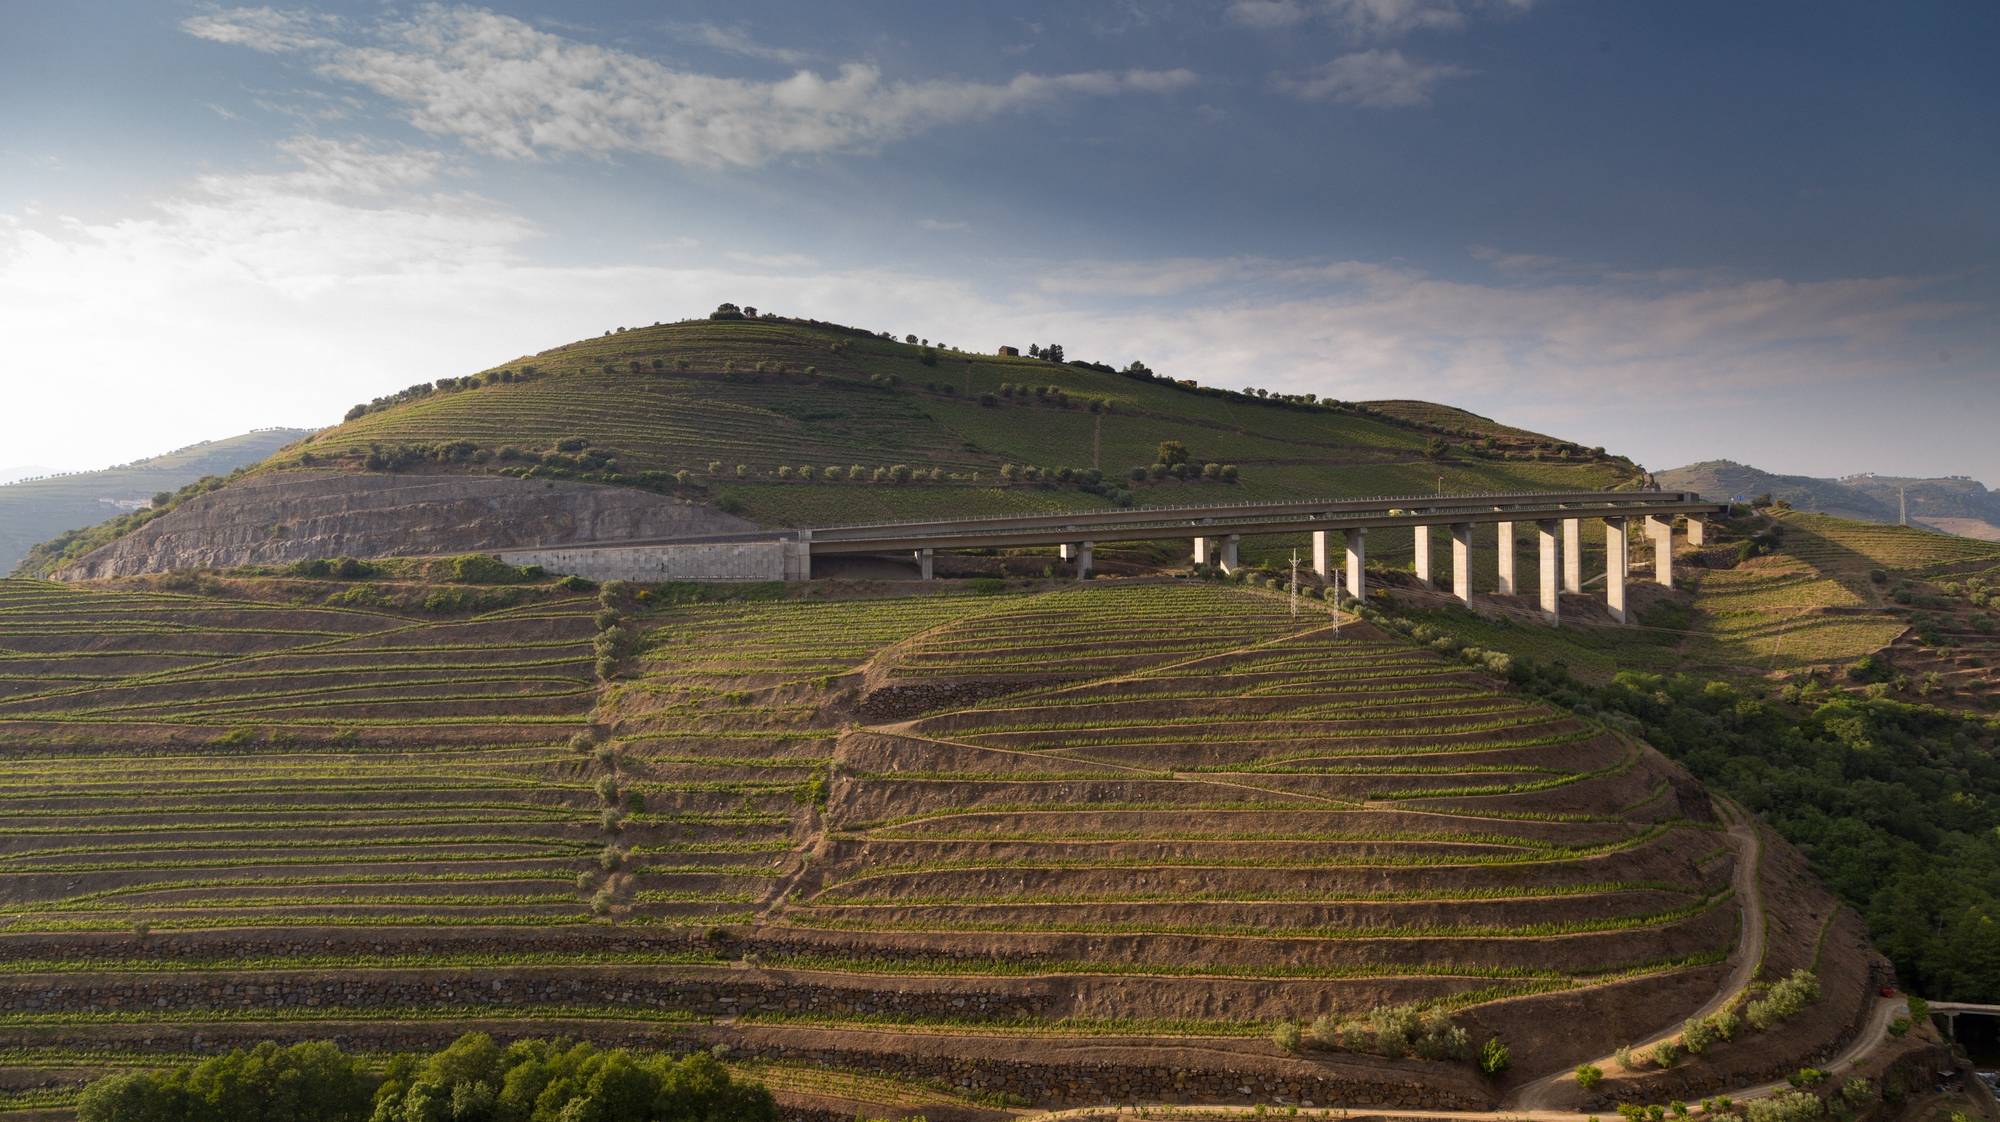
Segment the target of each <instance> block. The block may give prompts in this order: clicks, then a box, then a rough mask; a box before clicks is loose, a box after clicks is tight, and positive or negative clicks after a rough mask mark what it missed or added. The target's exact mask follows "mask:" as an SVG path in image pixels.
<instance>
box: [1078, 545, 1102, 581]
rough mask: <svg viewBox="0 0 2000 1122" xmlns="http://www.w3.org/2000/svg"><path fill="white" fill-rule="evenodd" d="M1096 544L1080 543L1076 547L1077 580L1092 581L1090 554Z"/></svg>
mask: <svg viewBox="0 0 2000 1122" xmlns="http://www.w3.org/2000/svg"><path fill="white" fill-rule="evenodd" d="M1096 544H1097V543H1096V542H1079V543H1077V547H1076V579H1078V580H1089V579H1090V553H1091V549H1092V548H1093V547H1094V546H1095V545H1096Z"/></svg>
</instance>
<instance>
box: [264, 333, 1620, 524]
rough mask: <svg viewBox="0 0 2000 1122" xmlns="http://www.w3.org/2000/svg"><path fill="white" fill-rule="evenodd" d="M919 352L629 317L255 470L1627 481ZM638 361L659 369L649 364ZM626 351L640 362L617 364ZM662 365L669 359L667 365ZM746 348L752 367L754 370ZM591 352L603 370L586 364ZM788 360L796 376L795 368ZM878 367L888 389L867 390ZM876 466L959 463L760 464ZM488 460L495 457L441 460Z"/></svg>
mask: <svg viewBox="0 0 2000 1122" xmlns="http://www.w3.org/2000/svg"><path fill="white" fill-rule="evenodd" d="M921 354H922V351H921V348H919V347H915V346H908V345H905V344H902V343H897V342H891V341H889V340H885V339H880V338H874V337H856V336H852V335H844V334H840V333H836V332H830V331H822V330H816V329H810V328H806V327H803V326H796V325H791V324H785V323H773V322H764V321H759V322H710V321H695V322H691V323H685V324H674V325H669V326H664V327H652V328H641V329H636V330H632V331H627V332H623V333H619V334H614V335H611V336H608V337H601V338H597V339H590V340H585V341H583V342H579V343H575V344H571V345H569V346H566V347H560V348H556V349H554V350H551V351H546V352H543V353H542V354H540V355H536V356H531V357H526V358H523V359H522V360H519V361H518V362H515V363H510V364H507V368H508V369H519V368H520V367H521V366H523V365H533V366H535V367H537V368H539V369H540V370H541V371H542V372H544V374H545V375H547V376H545V377H543V378H541V379H540V380H537V381H533V382H526V383H512V384H501V385H488V386H483V387H481V388H478V389H473V390H465V391H458V392H449V393H440V394H436V395H433V396H430V397H427V398H423V399H421V400H417V401H414V402H409V403H406V404H402V405H398V406H394V407H391V408H389V409H386V410H383V411H380V412H374V413H370V414H368V415H366V416H363V417H360V418H358V419H356V420H354V421H352V422H349V423H347V424H343V425H340V426H338V427H335V428H333V429H329V430H327V431H326V432H324V433H321V434H320V435H319V436H317V437H316V438H314V440H313V441H311V442H310V443H309V444H307V445H304V446H302V447H301V448H300V449H298V450H296V451H294V452H291V453H287V454H286V455H285V456H282V457H279V458H277V459H276V460H274V461H273V465H272V466H287V465H293V464H296V463H297V462H298V460H299V452H305V453H309V454H311V455H312V456H313V457H314V458H315V459H316V460H317V461H318V462H320V463H327V462H332V463H334V464H336V465H339V466H352V465H355V464H357V463H358V462H359V461H360V459H361V457H363V456H365V454H366V453H367V452H368V451H369V450H370V448H371V447H373V446H380V447H383V448H386V449H394V448H396V447H398V446H405V445H429V444H436V443H441V442H449V441H459V440H464V441H470V442H472V443H473V444H475V445H477V446H478V447H479V448H481V449H485V450H488V451H490V452H494V453H498V452H499V451H501V450H502V449H504V448H508V447H512V448H516V449H520V450H522V451H524V452H531V453H537V454H539V453H543V452H547V451H549V450H550V449H551V448H552V447H553V446H554V445H555V443H556V442H557V441H559V440H562V439H564V438H569V437H583V438H585V439H587V440H588V441H589V442H590V444H591V446H592V447H594V448H601V449H606V450H608V451H610V452H612V453H613V454H614V455H615V457H616V460H617V464H618V469H619V470H620V471H621V472H624V473H627V474H628V475H630V474H636V473H638V472H645V471H653V472H673V471H679V470H685V471H688V472H691V473H692V475H693V480H692V489H693V490H694V491H695V492H696V493H697V494H699V495H701V496H704V497H709V498H716V499H727V500H729V501H730V502H731V503H734V504H740V505H741V507H742V511H743V513H744V514H745V515H747V516H748V517H751V518H754V519H757V520H760V521H764V522H767V523H772V524H781V525H793V524H827V523H836V522H843V521H852V520H868V519H878V518H898V517H925V516H932V515H941V514H946V513H981V512H986V513H1007V512H1012V511H1019V510H1040V509H1075V508H1089V507H1098V506H1103V505H1106V503H1107V502H1108V501H1109V500H1107V499H1106V498H1104V497H1101V496H1098V495H1093V494H1089V493H1087V492H1084V491H1082V490H1079V489H1077V488H1074V487H1068V486H1055V485H1049V486H1037V485H1019V486H1008V487H1002V486H999V485H998V483H999V480H998V473H999V468H1000V466H1001V465H1002V464H1004V463H1017V464H1033V465H1038V466H1041V467H1045V468H1056V467H1060V466H1070V467H1075V468H1079V469H1084V468H1091V467H1096V468H1098V469H1100V470H1101V471H1103V473H1104V474H1105V476H1106V477H1107V478H1109V479H1111V480H1114V481H1120V482H1122V481H1124V479H1125V477H1126V474H1127V472H1128V471H1129V469H1130V468H1132V467H1134V466H1143V465H1146V464H1150V463H1151V462H1152V461H1153V459H1154V458H1155V456H1154V452H1155V449H1156V448H1157V447H1158V446H1159V444H1160V442H1161V441H1163V440H1179V441H1182V442H1183V443H1184V444H1186V445H1187V447H1188V449H1189V450H1190V452H1191V453H1192V455H1193V458H1194V460H1195V461H1196V462H1197V463H1200V462H1210V461H1212V462H1216V463H1230V464H1235V465H1237V466H1238V467H1239V468H1240V470H1241V473H1242V476H1241V481H1240V483H1238V484H1235V485H1225V484H1220V483H1199V482H1196V483H1182V482H1179V481H1175V480H1171V479H1170V480H1167V481H1163V482H1161V483H1157V484H1155V483H1146V484H1141V485H1139V486H1138V487H1136V488H1135V495H1134V499H1135V501H1136V502H1139V503H1141V504H1176V503H1189V502H1206V501H1220V500H1228V499H1236V500H1259V499H1276V498H1282V497H1288V496H1303V495H1314V496H1316V495H1328V494H1332V495H1355V494H1391V493H1410V492H1412V491H1429V490H1432V489H1434V488H1435V487H1436V486H1437V480H1438V477H1439V476H1443V477H1444V479H1445V486H1446V488H1447V489H1449V490H1491V489H1541V488H1549V487H1571V486H1590V487H1596V486H1610V485H1613V484H1616V483H1617V482H1619V481H1620V480H1621V479H1623V478H1625V477H1626V476H1627V475H1629V469H1628V468H1627V467H1626V465H1624V464H1622V462H1616V461H1609V460H1601V459H1594V458H1591V457H1589V456H1588V455H1587V454H1572V455H1570V456H1568V457H1567V458H1565V457H1564V456H1563V454H1561V453H1558V452H1556V451H1554V450H1553V444H1554V442H1553V441H1549V442H1547V445H1548V446H1547V447H1546V448H1544V450H1542V451H1540V452H1539V453H1537V452H1536V451H1533V450H1531V448H1532V446H1533V441H1527V442H1523V441H1521V440H1520V439H1518V438H1512V439H1509V440H1508V441H1506V442H1505V447H1506V449H1508V450H1509V451H1510V452H1511V455H1512V457H1513V458H1499V457H1500V456H1502V455H1506V454H1508V453H1507V452H1500V451H1496V452H1493V453H1492V454H1491V455H1492V456H1493V457H1494V458H1474V457H1473V455H1472V454H1471V453H1470V452H1469V451H1466V450H1463V449H1460V450H1459V451H1457V452H1456V453H1455V454H1454V462H1447V463H1437V462H1433V461H1431V460H1428V459H1426V458H1425V456H1424V444H1425V442H1426V441H1427V440H1429V439H1430V438H1431V436H1432V435H1433V433H1431V432H1429V431H1427V430H1425V429H1422V428H1420V427H1415V426H1414V425H1413V424H1397V423H1392V422H1390V421H1386V420H1383V419H1380V418H1377V417H1374V416H1370V415H1365V414H1363V413H1358V412H1352V411H1333V410H1325V409H1313V410H1305V409H1293V408H1284V407H1281V406H1278V405H1274V404H1270V403H1264V402H1258V401H1255V400H1254V399H1247V398H1244V397H1241V396H1240V395H1238V396H1236V397H1234V398H1233V399H1232V398H1226V397H1222V396H1214V395H1204V394H1196V393H1192V392H1188V391H1186V390H1182V389H1177V388H1173V387H1170V386H1167V385H1164V384H1160V383H1149V382H1143V381H1138V380H1134V379H1130V378H1125V377H1122V376H1118V375H1113V374H1105V373H1102V372H1099V371H1094V370H1090V369H1085V368H1081V367H1076V366H1069V365H1059V364H1052V363H1047V362H1043V361H1041V360H1038V359H1027V358H1003V357H998V356H988V355H962V354H957V353H951V352H944V353H941V354H939V355H938V357H937V363H936V365H935V366H930V365H925V364H924V363H923V362H922V361H921ZM655 360H659V361H661V362H662V364H663V366H664V369H662V370H659V371H655V370H653V368H652V364H653V362H654V361H655ZM633 362H638V363H639V364H640V365H641V368H642V371H643V372H642V373H633V372H631V371H630V364H631V363H633ZM681 363H685V364H686V367H687V369H686V370H684V371H683V370H680V369H677V367H678V365H679V364H681ZM760 363H763V364H768V366H769V368H770V369H769V371H768V372H766V373H762V374H759V373H756V371H755V368H756V367H757V366H758V364H760ZM781 363H782V364H784V367H785V371H786V372H785V373H779V372H778V370H777V367H778V364H781ZM607 364H611V365H613V366H615V368H616V369H615V372H609V373H607V372H606V370H605V367H606V365H607ZM808 367H811V368H814V369H815V370H816V374H815V376H810V377H809V376H807V375H806V374H805V370H806V369H807V368H808ZM732 368H733V369H732ZM879 375H894V376H896V377H897V378H898V379H900V382H901V384H900V385H897V386H894V387H887V386H883V385H880V384H871V382H870V378H871V376H879ZM926 383H935V384H936V385H937V386H938V387H939V389H937V390H929V389H926V388H925V385H926ZM1002 383H1014V384H1019V385H1029V384H1032V385H1036V386H1057V387H1061V388H1062V390H1063V391H1064V392H1065V393H1066V394H1067V395H1069V403H1068V404H1067V405H1051V404H1046V403H1042V402H1039V401H1037V402H1036V403H1035V404H1021V403H1018V402H1019V400H1020V399H1018V398H1017V399H1013V400H1007V401H1004V402H1003V403H1002V404H999V405H994V406H986V405H981V404H979V397H980V395H981V394H985V393H997V392H998V391H999V389H1000V388H1001V385H1002ZM944 387H949V388H950V390H951V391H954V392H951V393H949V394H947V393H946V392H944V391H943V388H944ZM1091 399H1098V400H1105V401H1109V402H1110V404H1111V411H1110V413H1109V414H1108V415H1103V416H1100V415H1098V414H1095V413H1092V412H1091V411H1090V410H1089V409H1088V408H1087V407H1086V406H1085V402H1087V401H1088V400H1091ZM1029 400H1033V399H1032V398H1030V399H1029ZM1446 412H1448V413H1450V414H1452V415H1453V416H1459V414H1458V413H1457V411H1455V410H1450V411H1446ZM1464 416H1469V415H1464ZM1459 443H1460V444H1463V443H1465V441H1464V440H1463V439H1462V438H1461V439H1460V441H1459ZM1537 455H1539V456H1540V457H1542V458H1535V457H1536V456H1537ZM711 463H720V464H721V465H722V466H721V470H720V472H718V473H714V474H711V472H710V470H709V465H710V464H711ZM898 463H901V464H907V465H909V466H911V467H913V468H916V469H920V470H921V469H929V468H939V469H942V470H943V471H944V472H945V473H947V474H948V475H949V474H951V473H956V474H958V475H960V476H961V477H962V478H961V480H960V481H958V482H951V481H949V480H946V481H941V482H938V483H921V484H915V485H908V486H902V487H893V486H880V485H875V484H872V483H861V482H854V483H850V482H846V481H842V482H838V483H826V482H813V483H800V482H794V481H790V480H780V479H779V477H778V475H777V470H778V468H780V467H781V466H784V467H791V468H793V469H795V470H796V469H797V468H799V467H801V466H808V465H809V466H811V467H812V468H813V469H814V470H815V474H818V473H820V472H821V471H823V469H824V468H826V467H828V466H838V467H841V468H846V467H849V466H852V465H856V464H859V465H861V466H862V467H864V468H865V469H868V471H869V472H871V473H872V471H873V469H874V468H876V467H885V466H890V465H893V464H898ZM737 465H742V466H743V470H742V472H741V473H740V475H739V473H738V471H737ZM502 466H504V465H503V463H502V461H500V460H498V459H495V460H493V461H491V462H489V463H487V464H485V465H471V464H466V465H461V466H460V468H458V470H498V469H500V468H501V467H502ZM974 473H977V474H978V479H977V481H974V480H972V478H971V476H972V475H973V474H974Z"/></svg>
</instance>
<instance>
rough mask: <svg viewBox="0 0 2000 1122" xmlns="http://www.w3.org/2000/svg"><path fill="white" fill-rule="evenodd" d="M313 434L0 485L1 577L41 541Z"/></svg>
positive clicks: (214, 443) (286, 432)
mask: <svg viewBox="0 0 2000 1122" xmlns="http://www.w3.org/2000/svg"><path fill="white" fill-rule="evenodd" d="M309 431H310V430H307V429H260V430H258V431H256V432H246V433H243V434H241V435H238V436H232V437H229V438H227V439H224V440H205V441H203V442H201V443H200V444H194V445H190V446H188V447H186V448H181V449H178V450H176V451H173V452H168V453H167V454H165V455H163V456H153V457H150V458H148V459H144V460H137V461H134V462H133V463H129V464H125V465H122V466H120V467H114V468H105V469H104V470H102V471H79V472H73V473H71V474H69V475H57V476H50V477H48V478H43V479H30V480H26V481H23V482H20V483H9V484H7V485H5V486H0V573H9V572H12V571H13V570H14V567H15V566H16V565H19V564H20V563H21V561H22V559H23V558H25V557H26V556H27V555H28V550H29V549H30V548H31V547H32V546H34V545H35V544H36V543H37V542H45V541H48V540H49V539H51V538H54V537H56V536H57V535H59V534H62V533H63V532H65V531H68V530H75V529H78V528H81V527H84V526H89V525H92V524H94V523H98V522H102V521H104V520H105V519H106V518H109V517H112V516H114V515H117V514H118V513H120V512H122V511H130V510H138V509H140V508H141V507H144V506H145V505H146V504H147V503H148V502H150V501H152V499H153V496H155V495H157V494H159V493H160V492H162V491H169V492H171V491H177V490H179V489H180V488H182V487H184V486H186V485H187V484H189V483H193V482H194V481H195V480H197V479H200V478H202V477H203V476H207V475H227V474H228V473H230V472H232V471H235V470H236V469H237V468H240V467H244V466H246V465H249V464H254V463H258V462H259V461H262V460H263V459H265V458H266V457H268V456H270V455H271V453H273V452H276V451H277V450H278V449H280V448H282V447H284V446H285V445H287V444H290V443H291V442H292V441H294V440H297V439H299V438H300V437H302V436H305V435H307V433H308V432H309Z"/></svg>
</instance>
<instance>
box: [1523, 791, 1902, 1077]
mask: <svg viewBox="0 0 2000 1122" xmlns="http://www.w3.org/2000/svg"><path fill="white" fill-rule="evenodd" d="M1716 805H1717V806H1718V807H1720V808H1721V809H1722V812H1723V816H1724V817H1726V818H1727V819H1728V820H1729V834H1730V836H1731V837H1733V838H1735V839H1736V843H1737V851H1736V875H1735V877H1734V878H1733V879H1732V886H1733V888H1734V890H1735V894H1736V899H1737V901H1738V906H1739V907H1740V908H1741V909H1742V914H1743V921H1742V924H1741V925H1740V926H1739V927H1738V928H1737V936H1736V947H1735V950H1734V951H1733V952H1732V953H1731V955H1730V960H1731V969H1730V971H1729V976H1728V977H1727V978H1724V979H1723V980H1722V985H1720V986H1718V987H1716V991H1715V995H1714V996H1713V997H1711V998H1709V999H1708V1000H1707V1001H1706V1002H1704V1003H1703V1004H1702V1006H1701V1008H1699V1009H1697V1010H1695V1011H1694V1012H1693V1013H1691V1014H1689V1016H1691V1017H1707V1016H1711V1015H1713V1014H1716V1013H1720V1012H1722V1011H1723V1010H1724V1009H1727V1008H1728V1007H1729V1006H1731V1005H1733V1004H1735V1002H1736V999H1737V998H1738V997H1739V996H1740V995H1741V994H1742V993H1743V991H1744V990H1745V989H1747V988H1749V985H1750V983H1751V982H1753V981H1755V980H1756V977H1757V971H1758V969H1759V968H1760V967H1762V966H1763V963H1764V937H1765V928H1764V923H1765V920H1764V894H1763V890H1762V889H1761V887H1760V886H1759V885H1758V883H1757V871H1758V867H1759V865H1760V863H1761V858H1762V856H1763V843H1762V841H1761V840H1760V839H1759V838H1758V837H1757V828H1756V825H1755V824H1754V823H1753V822H1752V821H1751V820H1750V818H1749V817H1748V816H1747V815H1745V814H1743V813H1742V812H1741V811H1739V810H1737V809H1736V808H1735V807H1734V806H1732V805H1730V804H1727V803H1723V802H1721V801H1720V800H1718V801H1717V804H1716ZM1884 1023H1886V1022H1884ZM1680 1033H1681V1024H1680V1022H1676V1023H1674V1024H1672V1025H1669V1026H1667V1027H1666V1028H1664V1029H1662V1030H1660V1031H1659V1032H1657V1033H1655V1034H1653V1035H1652V1036H1650V1037H1648V1038H1647V1039H1645V1040H1642V1041H1638V1042H1635V1043H1633V1044H1632V1045H1631V1049H1632V1051H1634V1052H1644V1051H1646V1050H1647V1049H1650V1048H1652V1047H1653V1046H1654V1045H1657V1044H1660V1043H1662V1042H1664V1041H1667V1040H1671V1039H1673V1038H1674V1037H1677V1036H1679V1035H1680ZM1862 1036H1863V1037H1864V1038H1865V1037H1866V1036H1867V1034H1866V1033H1863V1034H1862ZM1871 1046H1872V1044H1871ZM1589 1062H1590V1063H1592V1064H1594V1065H1596V1066H1597V1067H1598V1068H1600V1069H1602V1070H1603V1071H1604V1072H1605V1073H1606V1074H1614V1073H1617V1072H1620V1071H1623V1070H1624V1069H1623V1068H1622V1067H1620V1066H1619V1064H1618V1059H1617V1057H1616V1056H1602V1057H1599V1058H1597V1059H1595V1060H1591V1061H1589ZM1575 1078H1576V1076H1575V1072H1574V1069H1570V1068H1565V1069H1563V1070H1561V1071H1556V1072H1551V1073H1549V1074H1548V1075H1544V1076H1542V1077H1541V1078H1539V1079H1536V1080H1534V1081H1533V1082H1531V1083H1524V1084H1522V1085H1521V1087H1520V1088H1519V1089H1517V1090H1516V1091H1515V1092H1514V1093H1513V1094H1512V1095H1510V1096H1509V1097H1508V1105H1509V1106H1510V1107H1512V1108H1513V1109H1514V1110H1515V1111H1516V1112H1522V1111H1525V1112H1529V1113H1533V1112H1535V1111H1545V1110H1547V1109H1548V1107H1549V1105H1550V1101H1551V1100H1552V1099H1554V1098H1555V1096H1556V1093H1557V1092H1558V1091H1559V1090H1561V1089H1562V1088H1563V1086H1564V1085H1565V1084H1568V1083H1573V1082H1574V1081H1575Z"/></svg>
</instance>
